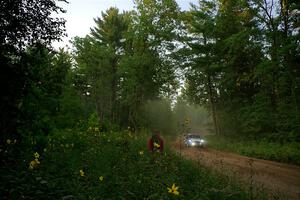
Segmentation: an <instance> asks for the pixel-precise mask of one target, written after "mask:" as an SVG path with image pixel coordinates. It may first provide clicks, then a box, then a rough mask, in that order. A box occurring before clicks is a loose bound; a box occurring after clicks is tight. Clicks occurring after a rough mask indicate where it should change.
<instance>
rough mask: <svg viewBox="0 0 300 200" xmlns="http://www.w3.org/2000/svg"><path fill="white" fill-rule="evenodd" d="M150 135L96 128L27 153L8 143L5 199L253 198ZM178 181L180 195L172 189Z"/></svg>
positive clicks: (66, 134) (0, 186)
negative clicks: (158, 146) (152, 145)
mask: <svg viewBox="0 0 300 200" xmlns="http://www.w3.org/2000/svg"><path fill="white" fill-rule="evenodd" d="M146 138H147V136H146V135H145V134H140V135H139V136H137V135H134V134H133V133H131V132H129V131H122V132H107V133H101V132H99V129H98V128H97V127H91V128H89V129H88V130H86V131H82V130H81V131H80V130H64V131H57V133H56V134H54V135H52V136H49V137H48V138H47V140H46V141H45V140H43V141H37V139H33V140H32V141H31V143H30V145H28V146H27V148H26V149H25V148H23V150H22V151H19V150H17V149H18V148H19V147H21V146H22V145H21V144H19V143H18V141H17V142H16V143H15V142H10V143H9V144H8V143H7V142H6V144H5V146H2V147H1V148H3V150H4V151H1V154H2V156H4V159H3V160H2V163H1V164H2V165H1V168H0V173H1V175H2V181H1V183H0V192H1V194H2V196H3V198H4V199H63V200H67V199H76V200H77V199H79V200H80V199H189V200H190V199H218V200H219V199H233V200H234V199H236V200H243V199H252V197H253V194H250V193H249V192H248V191H245V190H242V189H241V186H239V184H237V183H236V182H234V181H233V180H232V179H230V178H229V177H224V176H219V175H217V174H215V173H214V172H212V171H210V170H208V169H205V168H202V167H201V166H195V164H194V163H192V162H190V161H186V160H181V159H180V158H178V157H177V156H176V155H174V154H172V153H170V152H169V151H168V150H166V152H164V153H163V154H160V153H154V154H153V153H149V152H148V151H147V148H146ZM10 140H11V141H14V140H13V139H10ZM42 143H43V144H44V146H43V148H41V147H42V146H41V145H40V144H42ZM37 153H38V154H37ZM16 155H17V156H16ZM173 184H175V187H177V186H178V187H179V188H178V189H177V192H179V195H176V194H175V193H170V192H169V191H168V188H171V187H172V185H173ZM257 195H261V196H257V199H264V195H263V194H261V193H258V194H257Z"/></svg>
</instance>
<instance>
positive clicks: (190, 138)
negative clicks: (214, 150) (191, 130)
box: [184, 134, 206, 147]
mask: <svg viewBox="0 0 300 200" xmlns="http://www.w3.org/2000/svg"><path fill="white" fill-rule="evenodd" d="M184 144H185V146H186V147H205V145H206V142H205V140H204V139H203V138H202V137H201V136H200V135H198V134H187V135H186V136H185V137H184Z"/></svg>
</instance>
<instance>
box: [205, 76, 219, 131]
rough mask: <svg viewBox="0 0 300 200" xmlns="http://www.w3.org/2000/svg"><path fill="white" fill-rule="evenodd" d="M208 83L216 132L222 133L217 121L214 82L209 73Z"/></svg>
mask: <svg viewBox="0 0 300 200" xmlns="http://www.w3.org/2000/svg"><path fill="white" fill-rule="evenodd" d="M207 84H208V95H209V102H210V107H211V113H212V119H213V123H214V129H215V133H216V134H217V135H220V134H221V133H220V128H219V125H218V122H217V115H216V105H215V101H214V98H213V88H212V83H211V76H210V75H207Z"/></svg>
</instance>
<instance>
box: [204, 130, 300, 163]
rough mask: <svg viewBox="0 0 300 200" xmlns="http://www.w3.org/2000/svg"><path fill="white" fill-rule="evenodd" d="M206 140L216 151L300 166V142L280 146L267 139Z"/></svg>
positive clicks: (215, 137)
mask: <svg viewBox="0 0 300 200" xmlns="http://www.w3.org/2000/svg"><path fill="white" fill-rule="evenodd" d="M206 140H207V142H208V145H209V146H210V147H213V148H215V149H219V150H225V151H230V152H235V153H238V154H241V155H245V156H250V157H254V158H261V159H267V160H273V161H279V162H283V163H289V164H295V165H300V144H299V142H292V143H283V144H280V143H275V142H270V141H268V140H266V139H260V140H254V139H240V138H234V137H222V136H216V135H209V136H206Z"/></svg>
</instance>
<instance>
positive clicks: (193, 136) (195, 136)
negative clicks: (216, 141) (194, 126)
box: [187, 135, 201, 139]
mask: <svg viewBox="0 0 300 200" xmlns="http://www.w3.org/2000/svg"><path fill="white" fill-rule="evenodd" d="M187 138H195V139H200V138H201V136H200V135H188V136H187Z"/></svg>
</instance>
